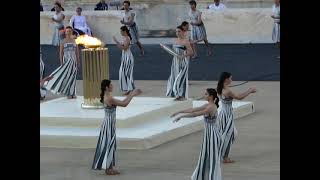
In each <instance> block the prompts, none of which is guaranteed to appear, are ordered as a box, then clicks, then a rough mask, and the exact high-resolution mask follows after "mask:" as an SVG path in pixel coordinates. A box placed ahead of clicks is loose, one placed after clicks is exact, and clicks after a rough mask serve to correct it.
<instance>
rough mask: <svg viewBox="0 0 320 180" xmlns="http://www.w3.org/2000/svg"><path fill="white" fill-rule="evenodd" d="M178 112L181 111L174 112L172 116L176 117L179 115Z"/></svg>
mask: <svg viewBox="0 0 320 180" xmlns="http://www.w3.org/2000/svg"><path fill="white" fill-rule="evenodd" d="M178 114H179V112H175V113H173V114H172V115H171V116H170V117H171V118H173V117H175V116H176V115H178Z"/></svg>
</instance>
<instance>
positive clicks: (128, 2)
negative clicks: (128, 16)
mask: <svg viewBox="0 0 320 180" xmlns="http://www.w3.org/2000/svg"><path fill="white" fill-rule="evenodd" d="M124 3H127V4H128V5H129V6H130V1H123V3H122V4H124Z"/></svg>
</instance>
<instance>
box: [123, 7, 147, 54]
mask: <svg viewBox="0 0 320 180" xmlns="http://www.w3.org/2000/svg"><path fill="white" fill-rule="evenodd" d="M123 7H124V17H123V19H122V20H121V21H120V23H121V24H123V25H126V26H127V27H128V29H129V31H130V35H131V37H132V40H131V42H132V43H133V44H137V46H138V47H139V49H140V54H141V56H143V55H144V48H143V47H142V44H141V42H140V41H139V30H138V26H137V24H136V22H135V16H136V13H135V12H134V11H133V10H130V1H123Z"/></svg>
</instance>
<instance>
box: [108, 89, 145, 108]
mask: <svg viewBox="0 0 320 180" xmlns="http://www.w3.org/2000/svg"><path fill="white" fill-rule="evenodd" d="M141 93H142V91H141V90H140V89H135V90H133V91H132V92H131V93H130V94H129V95H128V96H127V97H126V98H125V99H124V100H118V99H115V98H113V97H109V98H107V99H106V100H105V102H106V104H108V105H115V106H121V107H127V106H128V104H129V103H130V102H131V100H132V98H133V97H134V96H138V95H139V94H141Z"/></svg>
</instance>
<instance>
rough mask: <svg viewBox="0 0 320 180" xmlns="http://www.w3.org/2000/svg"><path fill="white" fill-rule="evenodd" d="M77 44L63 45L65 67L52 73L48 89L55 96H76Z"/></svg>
mask: <svg viewBox="0 0 320 180" xmlns="http://www.w3.org/2000/svg"><path fill="white" fill-rule="evenodd" d="M76 48H77V45H76V43H65V44H64V45H63V65H62V66H60V67H58V68H57V69H56V70H55V71H53V72H52V73H51V75H50V76H52V77H53V78H52V79H51V80H50V81H49V82H48V84H47V85H46V88H47V89H48V90H50V91H51V92H52V93H54V94H62V95H65V96H75V95H76V81H77V72H78V69H77V58H76Z"/></svg>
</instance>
